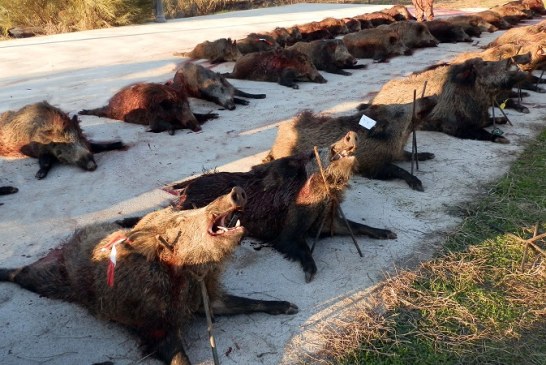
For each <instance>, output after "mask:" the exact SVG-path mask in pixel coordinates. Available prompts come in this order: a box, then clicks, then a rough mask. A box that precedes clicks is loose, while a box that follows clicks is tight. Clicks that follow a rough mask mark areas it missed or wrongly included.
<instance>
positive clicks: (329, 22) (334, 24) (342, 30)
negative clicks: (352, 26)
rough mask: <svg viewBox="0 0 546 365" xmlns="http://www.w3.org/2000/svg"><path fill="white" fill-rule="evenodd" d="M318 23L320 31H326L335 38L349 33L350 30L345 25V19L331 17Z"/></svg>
mask: <svg viewBox="0 0 546 365" xmlns="http://www.w3.org/2000/svg"><path fill="white" fill-rule="evenodd" d="M317 23H318V27H319V29H326V30H327V31H328V32H330V34H332V35H333V36H337V35H340V34H347V33H349V28H347V24H345V22H344V21H343V19H336V18H332V17H329V18H325V19H322V20H321V21H320V22H317Z"/></svg>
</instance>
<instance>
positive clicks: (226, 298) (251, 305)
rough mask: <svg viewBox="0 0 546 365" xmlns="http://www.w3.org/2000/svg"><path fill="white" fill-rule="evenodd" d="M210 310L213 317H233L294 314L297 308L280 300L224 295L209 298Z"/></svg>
mask: <svg viewBox="0 0 546 365" xmlns="http://www.w3.org/2000/svg"><path fill="white" fill-rule="evenodd" d="M211 309H212V313H213V314H214V315H233V314H248V313H254V312H263V313H268V314H296V313H298V307H297V306H296V305H295V304H292V303H290V302H286V301H281V300H257V299H250V298H243V297H238V296H235V295H229V294H224V295H221V296H220V297H218V298H211Z"/></svg>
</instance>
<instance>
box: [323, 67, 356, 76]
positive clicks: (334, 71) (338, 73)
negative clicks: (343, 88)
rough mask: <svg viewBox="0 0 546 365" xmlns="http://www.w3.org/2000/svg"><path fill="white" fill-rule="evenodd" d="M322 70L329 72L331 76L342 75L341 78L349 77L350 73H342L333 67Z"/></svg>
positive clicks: (339, 69) (342, 71)
mask: <svg viewBox="0 0 546 365" xmlns="http://www.w3.org/2000/svg"><path fill="white" fill-rule="evenodd" d="M323 70H324V71H326V72H329V73H331V74H336V75H343V76H350V75H351V73H350V72H347V71H344V70H342V69H341V68H338V67H337V66H335V65H328V66H327V67H325V68H324V69H323Z"/></svg>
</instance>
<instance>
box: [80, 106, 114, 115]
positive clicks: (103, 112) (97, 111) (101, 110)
mask: <svg viewBox="0 0 546 365" xmlns="http://www.w3.org/2000/svg"><path fill="white" fill-rule="evenodd" d="M106 109H107V107H106V106H103V107H102V108H97V109H84V110H80V111H79V112H78V114H80V115H96V116H97V117H106Z"/></svg>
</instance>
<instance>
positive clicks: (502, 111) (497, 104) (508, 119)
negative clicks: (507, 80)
mask: <svg viewBox="0 0 546 365" xmlns="http://www.w3.org/2000/svg"><path fill="white" fill-rule="evenodd" d="M493 101H494V102H495V105H496V106H497V108H499V110H500V111H501V113H502V115H503V116H504V117H505V118H506V121H507V122H508V124H510V125H511V126H514V125H513V124H512V121H510V118H508V115H506V113H505V112H504V110H502V108H501V107H500V105H499V103H498V102H497V100H495V99H493Z"/></svg>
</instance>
